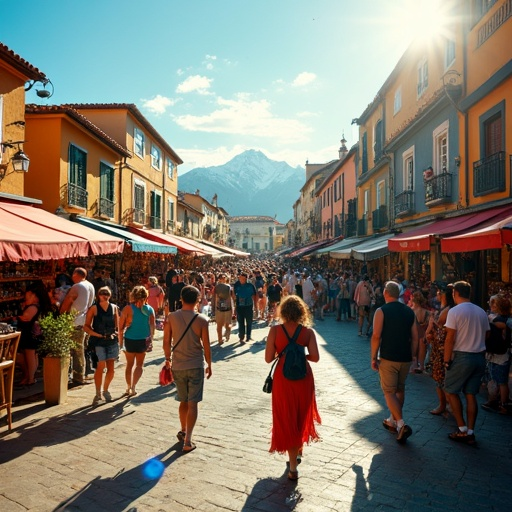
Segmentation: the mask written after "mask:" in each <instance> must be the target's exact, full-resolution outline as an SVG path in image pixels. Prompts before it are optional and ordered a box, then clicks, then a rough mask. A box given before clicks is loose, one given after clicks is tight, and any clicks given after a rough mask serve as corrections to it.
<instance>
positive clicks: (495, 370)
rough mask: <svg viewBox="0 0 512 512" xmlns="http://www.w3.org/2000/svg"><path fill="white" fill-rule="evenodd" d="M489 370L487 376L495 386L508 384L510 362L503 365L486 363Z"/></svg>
mask: <svg viewBox="0 0 512 512" xmlns="http://www.w3.org/2000/svg"><path fill="white" fill-rule="evenodd" d="M488 365H489V366H488V368H489V376H490V377H491V380H493V381H494V382H496V384H498V385H499V384H508V371H509V368H510V360H508V361H507V362H506V363H504V364H497V363H491V362H490V361H489V363H488Z"/></svg>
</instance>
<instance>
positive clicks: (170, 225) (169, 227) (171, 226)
mask: <svg viewBox="0 0 512 512" xmlns="http://www.w3.org/2000/svg"><path fill="white" fill-rule="evenodd" d="M175 226H176V223H175V222H174V221H173V220H168V221H167V231H170V232H171V233H174V228H175Z"/></svg>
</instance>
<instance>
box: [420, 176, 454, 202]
mask: <svg viewBox="0 0 512 512" xmlns="http://www.w3.org/2000/svg"><path fill="white" fill-rule="evenodd" d="M424 183H425V206H434V205H436V204H440V203H446V202H449V201H451V200H452V175H451V173H449V172H443V173H441V174H438V175H434V176H432V177H431V178H429V179H426V180H424Z"/></svg>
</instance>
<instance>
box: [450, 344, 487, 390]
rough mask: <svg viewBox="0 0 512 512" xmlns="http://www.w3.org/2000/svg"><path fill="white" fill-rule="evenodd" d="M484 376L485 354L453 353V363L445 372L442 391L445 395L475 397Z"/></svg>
mask: <svg viewBox="0 0 512 512" xmlns="http://www.w3.org/2000/svg"><path fill="white" fill-rule="evenodd" d="M484 374H485V352H453V362H452V366H451V368H450V369H449V370H446V373H445V378H444V390H445V391H446V392H447V393H451V394H457V393H461V392H462V393H464V394H465V395H477V394H478V392H479V391H480V386H481V385H482V378H483V376H484Z"/></svg>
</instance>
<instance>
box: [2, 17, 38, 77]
mask: <svg viewBox="0 0 512 512" xmlns="http://www.w3.org/2000/svg"><path fill="white" fill-rule="evenodd" d="M4 14H5V13H4ZM0 60H3V61H4V62H7V63H8V64H9V65H11V66H12V67H13V68H15V69H17V70H18V71H19V72H21V73H23V74H24V75H25V76H26V77H27V78H28V79H30V80H46V75H45V74H44V73H43V72H42V71H39V69H37V68H36V67H35V66H32V64H30V62H27V61H26V60H25V59H22V58H21V57H20V56H19V55H18V54H17V53H14V52H13V51H12V50H10V49H9V48H8V47H7V46H5V44H2V43H0Z"/></svg>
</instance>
